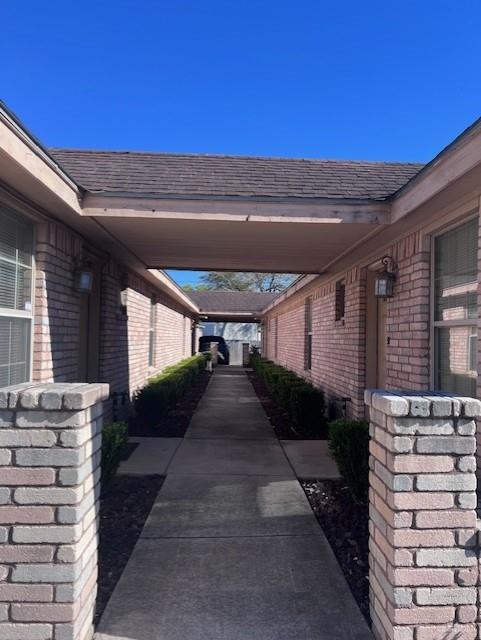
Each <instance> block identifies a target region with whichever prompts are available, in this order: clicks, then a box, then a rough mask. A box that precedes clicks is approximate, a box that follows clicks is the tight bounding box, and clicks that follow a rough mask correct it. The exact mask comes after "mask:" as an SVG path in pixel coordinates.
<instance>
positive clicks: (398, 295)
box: [386, 234, 430, 390]
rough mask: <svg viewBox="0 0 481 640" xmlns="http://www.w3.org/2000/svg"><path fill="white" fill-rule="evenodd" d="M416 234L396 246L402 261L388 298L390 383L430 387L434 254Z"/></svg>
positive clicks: (396, 256)
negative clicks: (423, 246)
mask: <svg viewBox="0 0 481 640" xmlns="http://www.w3.org/2000/svg"><path fill="white" fill-rule="evenodd" d="M420 244H421V239H420V237H419V234H413V235H412V236H410V237H409V238H407V239H406V240H404V241H402V242H400V243H398V244H397V245H396V246H394V247H392V253H391V255H393V257H394V259H395V261H396V262H397V265H398V269H399V271H398V278H397V281H396V284H395V287H396V289H395V295H394V297H393V298H392V299H390V300H388V302H387V305H388V317H387V321H386V333H387V335H388V336H389V338H390V345H389V346H388V347H387V349H386V357H387V386H388V388H390V389H394V388H397V389H415V390H421V389H428V388H429V378H430V376H429V309H430V256H429V252H428V251H423V250H422V247H421V246H420Z"/></svg>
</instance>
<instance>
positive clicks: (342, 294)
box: [334, 278, 346, 323]
mask: <svg viewBox="0 0 481 640" xmlns="http://www.w3.org/2000/svg"><path fill="white" fill-rule="evenodd" d="M345 317H346V279H345V278H341V279H340V280H336V291H335V298H334V320H335V322H339V323H344V320H345Z"/></svg>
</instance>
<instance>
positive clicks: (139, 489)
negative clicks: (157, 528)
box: [95, 476, 164, 623]
mask: <svg viewBox="0 0 481 640" xmlns="http://www.w3.org/2000/svg"><path fill="white" fill-rule="evenodd" d="M163 481H164V478H163V476H116V477H115V478H114V479H113V480H112V482H111V484H110V485H109V487H108V489H107V490H106V491H105V492H104V494H103V495H102V497H101V498H100V531H99V533H100V540H99V578H98V595H97V609H96V612H95V622H96V623H97V622H98V621H99V620H100V617H101V615H102V613H103V612H104V609H105V607H106V606H107V602H108V601H109V598H110V596H111V595H112V592H113V590H114V588H115V585H116V584H117V582H118V580H119V578H120V576H121V575H122V571H123V570H124V568H125V565H126V564H127V561H128V559H129V558H130V555H131V553H132V551H133V549H134V546H135V543H136V542H137V539H138V537H139V535H140V532H141V531H142V528H143V526H144V523H145V521H146V519H147V516H148V515H149V513H150V510H151V508H152V505H153V503H154V500H155V498H156V496H157V493H158V492H159V489H160V487H161V486H162V482H163Z"/></svg>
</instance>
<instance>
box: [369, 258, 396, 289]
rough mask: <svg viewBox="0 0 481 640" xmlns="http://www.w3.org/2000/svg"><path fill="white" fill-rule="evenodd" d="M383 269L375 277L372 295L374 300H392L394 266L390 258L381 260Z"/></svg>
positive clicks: (394, 275) (394, 276)
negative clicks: (374, 297)
mask: <svg viewBox="0 0 481 640" xmlns="http://www.w3.org/2000/svg"><path fill="white" fill-rule="evenodd" d="M381 262H382V264H383V265H384V269H383V270H382V271H380V272H379V273H378V274H377V275H376V281H375V284H374V295H375V296H376V298H392V297H393V295H394V282H395V281H396V273H395V264H394V260H393V259H392V258H391V256H384V258H382V259H381Z"/></svg>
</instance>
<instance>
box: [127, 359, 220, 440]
mask: <svg viewBox="0 0 481 640" xmlns="http://www.w3.org/2000/svg"><path fill="white" fill-rule="evenodd" d="M210 376H211V374H210V373H209V372H208V371H202V372H201V373H200V374H199V375H198V376H197V377H196V379H195V380H194V382H193V383H192V385H191V386H190V387H189V388H188V389H187V391H186V392H185V394H184V395H183V397H182V398H181V399H180V400H179V401H178V402H177V403H176V404H175V405H174V406H173V407H172V408H171V409H169V411H168V413H167V414H166V415H163V416H161V417H159V419H158V421H157V422H156V424H155V425H151V424H145V423H142V421H141V420H140V419H132V420H131V421H130V424H129V434H130V435H131V436H147V437H150V438H153V437H154V438H155V437H158V438H183V437H184V435H185V432H186V431H187V427H188V426H189V424H190V421H191V419H192V416H193V415H194V411H195V410H196V408H197V405H198V404H199V401H200V399H201V398H202V396H203V395H204V393H205V390H206V388H207V385H208V384H209V380H210Z"/></svg>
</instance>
